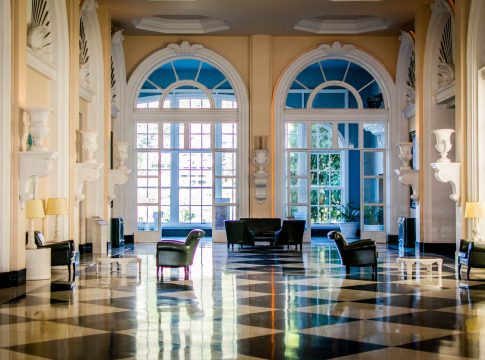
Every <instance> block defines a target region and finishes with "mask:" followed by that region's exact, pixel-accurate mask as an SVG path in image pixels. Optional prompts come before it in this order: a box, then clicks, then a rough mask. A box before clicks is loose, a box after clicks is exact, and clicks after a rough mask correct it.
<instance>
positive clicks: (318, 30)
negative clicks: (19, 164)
mask: <svg viewBox="0 0 485 360" xmlns="http://www.w3.org/2000/svg"><path fill="white" fill-rule="evenodd" d="M390 24H391V22H390V21H389V20H385V19H382V18H378V17H373V16H368V17H362V18H360V19H353V20H347V19H346V20H343V19H342V20H328V19H327V20H326V19H317V18H315V19H302V20H300V21H298V22H297V23H296V24H295V26H294V29H295V30H302V31H307V32H311V33H315V34H362V33H366V32H370V31H377V30H384V29H387V28H388V27H389V25H390Z"/></svg>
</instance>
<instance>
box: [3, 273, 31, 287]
mask: <svg viewBox="0 0 485 360" xmlns="http://www.w3.org/2000/svg"><path fill="white" fill-rule="evenodd" d="M26 275H27V270H26V269H21V270H15V271H9V272H2V273H0V288H2V289H3V288H9V287H14V286H20V285H24V284H25V280H26Z"/></svg>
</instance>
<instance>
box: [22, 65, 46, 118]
mask: <svg viewBox="0 0 485 360" xmlns="http://www.w3.org/2000/svg"><path fill="white" fill-rule="evenodd" d="M27 107H46V108H48V107H49V79H48V78H46V77H45V76H44V75H42V74H40V73H38V72H37V71H35V70H34V69H32V68H30V67H27Z"/></svg>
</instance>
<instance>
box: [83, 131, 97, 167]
mask: <svg viewBox="0 0 485 360" xmlns="http://www.w3.org/2000/svg"><path fill="white" fill-rule="evenodd" d="M79 132H80V133H81V140H82V149H83V151H84V153H85V155H86V159H84V160H83V162H84V163H95V162H96V160H95V159H94V153H95V152H96V150H97V149H98V143H97V136H98V130H80V131H79Z"/></svg>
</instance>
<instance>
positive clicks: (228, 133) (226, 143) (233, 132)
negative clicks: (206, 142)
mask: <svg viewBox="0 0 485 360" xmlns="http://www.w3.org/2000/svg"><path fill="white" fill-rule="evenodd" d="M215 132H216V133H215V148H216V149H221V148H222V149H235V148H237V126H236V124H235V123H223V124H216V126H215Z"/></svg>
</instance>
